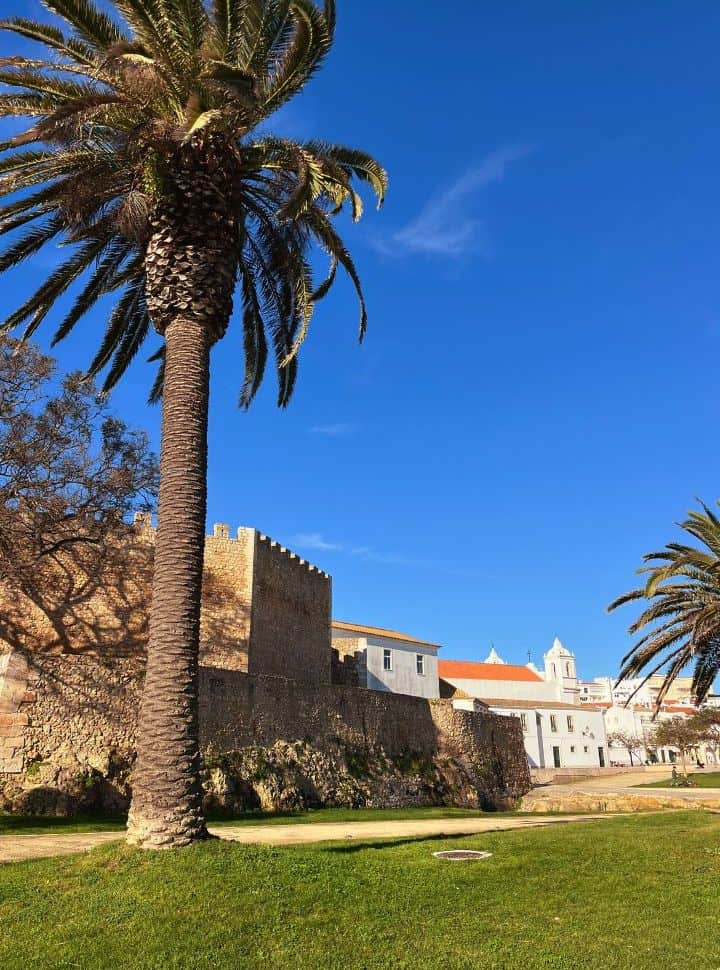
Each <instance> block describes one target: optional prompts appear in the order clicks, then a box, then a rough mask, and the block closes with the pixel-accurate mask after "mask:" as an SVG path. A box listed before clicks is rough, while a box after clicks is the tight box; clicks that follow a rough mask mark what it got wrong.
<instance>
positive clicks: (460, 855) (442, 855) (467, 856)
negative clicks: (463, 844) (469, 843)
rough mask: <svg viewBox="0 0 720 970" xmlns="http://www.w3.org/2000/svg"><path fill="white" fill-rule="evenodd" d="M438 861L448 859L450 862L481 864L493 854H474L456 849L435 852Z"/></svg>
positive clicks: (467, 850) (468, 850)
mask: <svg viewBox="0 0 720 970" xmlns="http://www.w3.org/2000/svg"><path fill="white" fill-rule="evenodd" d="M433 855H434V856H435V858H436V859H448V860H449V861H450V862H480V860H481V859H489V858H490V856H491V855H492V852H473V851H471V850H470V849H456V850H454V851H451V852H433Z"/></svg>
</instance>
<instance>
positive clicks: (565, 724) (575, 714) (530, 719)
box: [485, 697, 608, 768]
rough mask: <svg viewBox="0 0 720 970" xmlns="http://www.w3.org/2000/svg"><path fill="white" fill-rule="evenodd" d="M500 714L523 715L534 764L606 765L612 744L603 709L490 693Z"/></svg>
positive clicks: (491, 703)
mask: <svg viewBox="0 0 720 970" xmlns="http://www.w3.org/2000/svg"><path fill="white" fill-rule="evenodd" d="M485 703H486V704H487V705H488V707H489V708H490V710H491V711H494V712H495V713H496V714H511V715H514V716H515V717H518V718H520V723H521V724H522V729H523V738H524V741H525V752H526V753H527V757H528V763H529V765H530V767H531V768H588V767H592V768H604V767H606V765H607V764H608V747H607V738H606V735H605V721H604V719H603V712H602V711H601V710H600V709H598V708H594V707H589V706H582V707H581V706H580V705H579V704H565V703H563V702H562V701H518V700H507V699H502V698H500V697H497V698H494V697H487V698H485Z"/></svg>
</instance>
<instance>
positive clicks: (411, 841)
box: [316, 832, 485, 855]
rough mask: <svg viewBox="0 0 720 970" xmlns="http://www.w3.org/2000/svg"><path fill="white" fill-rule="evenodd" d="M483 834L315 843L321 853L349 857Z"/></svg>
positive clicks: (460, 833) (453, 834) (482, 833)
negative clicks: (373, 851)
mask: <svg viewBox="0 0 720 970" xmlns="http://www.w3.org/2000/svg"><path fill="white" fill-rule="evenodd" d="M479 835H485V832H477V833H475V832H458V833H455V832H453V833H452V834H449V835H442V834H440V835H414V836H413V835H409V836H408V837H407V838H400V839H377V840H375V841H374V842H370V841H368V839H357V840H356V839H352V841H350V840H348V842H347V844H343V845H322V843H316V847H317V848H319V849H321V851H323V852H330V853H336V854H338V855H350V854H352V853H353V852H363V851H364V850H365V849H396V848H398V847H399V846H402V845H419V844H421V843H423V842H454V841H456V840H457V839H469V838H474V837H476V836H479Z"/></svg>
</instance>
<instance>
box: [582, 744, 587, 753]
mask: <svg viewBox="0 0 720 970" xmlns="http://www.w3.org/2000/svg"><path fill="white" fill-rule="evenodd" d="M583 751H584V752H585V754H587V753H588V746H587V745H585V747H584V748H583Z"/></svg>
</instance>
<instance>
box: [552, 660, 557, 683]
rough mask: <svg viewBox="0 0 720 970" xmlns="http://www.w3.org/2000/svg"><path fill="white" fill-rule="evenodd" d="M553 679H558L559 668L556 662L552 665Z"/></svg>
mask: <svg viewBox="0 0 720 970" xmlns="http://www.w3.org/2000/svg"><path fill="white" fill-rule="evenodd" d="M552 672H553V680H557V668H556V666H555V664H553V665H552Z"/></svg>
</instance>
